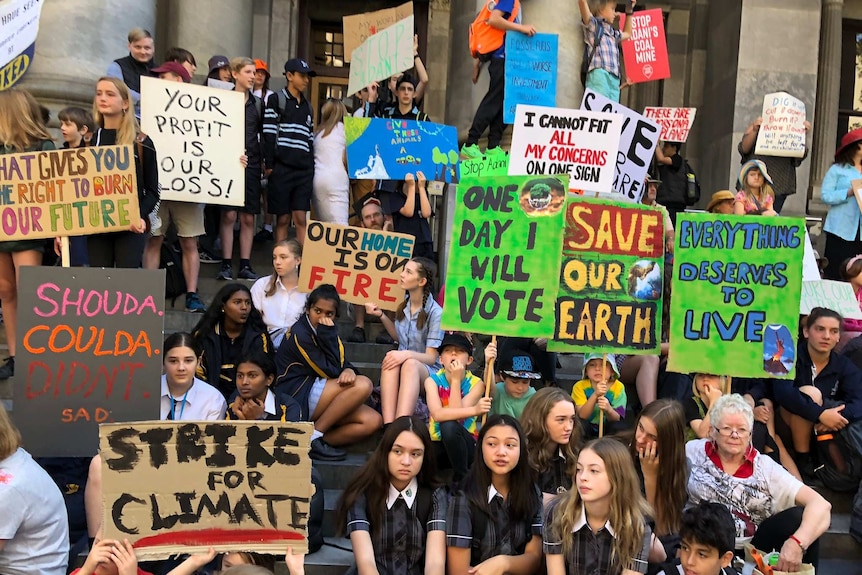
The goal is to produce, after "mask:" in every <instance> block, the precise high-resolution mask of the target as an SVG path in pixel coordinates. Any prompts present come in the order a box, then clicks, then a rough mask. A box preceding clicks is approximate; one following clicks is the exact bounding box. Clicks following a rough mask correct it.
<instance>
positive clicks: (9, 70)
mask: <svg viewBox="0 0 862 575" xmlns="http://www.w3.org/2000/svg"><path fill="white" fill-rule="evenodd" d="M35 52H36V43H35V42H34V43H33V44H30V46H28V47H27V49H26V50H24V51H23V52H22V53H20V54H18V55H17V56H16V57H14V58H12V60H10V61H9V63H8V64H6V65H5V66H3V67H2V68H0V92H2V91H3V90H8V89H9V88H11V87H12V86H14V85H15V84H17V83H18V81H19V80H21V78H23V77H24V74H26V73H27V70H29V69H30V64H32V63H33V54H34V53H35Z"/></svg>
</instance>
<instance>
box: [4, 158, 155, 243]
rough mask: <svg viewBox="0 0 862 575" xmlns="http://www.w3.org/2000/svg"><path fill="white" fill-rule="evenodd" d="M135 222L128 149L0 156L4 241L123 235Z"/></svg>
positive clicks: (135, 183) (134, 185) (134, 180)
mask: <svg viewBox="0 0 862 575" xmlns="http://www.w3.org/2000/svg"><path fill="white" fill-rule="evenodd" d="M139 218H140V210H139V209H138V180H137V176H136V174H135V156H134V154H133V153H132V147H131V146H93V147H88V148H76V149H72V150H51V151H47V152H25V153H23V154H5V155H0V230H2V232H3V235H2V237H3V239H4V240H36V239H44V238H55V237H57V236H83V235H88V234H101V233H105V232H125V231H128V230H129V226H130V225H131V224H132V222H137V221H138V219H139Z"/></svg>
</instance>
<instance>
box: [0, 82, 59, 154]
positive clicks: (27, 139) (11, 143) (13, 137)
mask: <svg viewBox="0 0 862 575" xmlns="http://www.w3.org/2000/svg"><path fill="white" fill-rule="evenodd" d="M0 110H2V111H0V144H2V145H3V146H5V147H7V148H11V149H13V150H15V151H16V152H23V151H25V150H27V149H28V148H30V147H31V146H33V144H35V143H36V142H41V141H44V140H50V139H51V134H49V133H48V130H47V129H46V128H45V125H44V124H43V123H42V118H41V117H40V116H38V115H36V111H37V110H39V103H38V102H36V99H35V98H33V96H32V95H31V94H30V92H28V91H26V90H18V89H15V88H13V89H11V90H5V91H3V92H0Z"/></svg>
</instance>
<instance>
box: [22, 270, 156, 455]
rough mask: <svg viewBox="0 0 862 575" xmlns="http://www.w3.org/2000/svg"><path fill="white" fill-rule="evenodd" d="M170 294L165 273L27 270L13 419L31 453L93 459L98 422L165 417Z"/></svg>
mask: <svg viewBox="0 0 862 575" xmlns="http://www.w3.org/2000/svg"><path fill="white" fill-rule="evenodd" d="M164 293H165V272H164V270H131V269H104V268H58V267H24V268H21V282H20V288H19V292H18V297H19V301H18V338H19V339H18V353H17V354H16V357H15V362H16V364H17V365H16V369H15V411H14V416H15V420H16V422H17V424H18V427H19V428H20V429H21V434H22V435H23V436H24V443H25V444H26V445H27V450H28V451H29V452H30V453H32V454H33V455H34V456H38V457H54V456H57V457H59V456H63V457H92V456H93V455H95V454H96V448H97V447H98V437H99V434H98V431H97V428H98V425H99V424H100V423H105V422H111V421H133V420H138V419H158V418H159V378H160V377H161V374H162V358H161V349H162V329H163V327H164V313H165V298H164V297H163V296H162V294H164ZM154 294H156V295H154Z"/></svg>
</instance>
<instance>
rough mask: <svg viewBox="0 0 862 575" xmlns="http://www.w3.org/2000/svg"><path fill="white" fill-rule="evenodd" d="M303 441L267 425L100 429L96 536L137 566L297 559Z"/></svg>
mask: <svg viewBox="0 0 862 575" xmlns="http://www.w3.org/2000/svg"><path fill="white" fill-rule="evenodd" d="M156 381H158V380H156ZM154 385H156V386H158V383H155V384H154ZM156 389H158V387H156ZM311 432H312V425H311V424H310V423H283V422H268V421H209V422H184V421H142V422H134V423H124V424H104V425H102V426H101V427H100V429H99V438H100V453H101V455H102V504H103V508H104V510H105V516H104V521H103V523H102V529H103V533H102V535H103V536H104V537H105V538H108V539H116V540H118V541H122V540H123V539H128V540H129V541H130V542H131V543H132V545H134V547H135V555H136V556H137V557H138V558H139V559H167V558H168V557H170V556H172V555H177V554H180V553H206V551H207V550H208V549H209V548H210V547H213V548H215V550H216V551H239V550H243V551H254V552H259V553H278V554H282V553H284V551H285V549H286V548H287V547H288V546H290V547H292V548H293V552H294V553H306V552H307V551H308V536H307V524H308V516H309V504H310V502H311V496H312V494H313V493H314V486H313V485H312V483H311V462H310V460H309V458H308V446H309V443H310V441H311Z"/></svg>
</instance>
